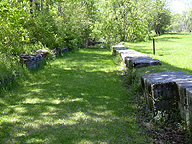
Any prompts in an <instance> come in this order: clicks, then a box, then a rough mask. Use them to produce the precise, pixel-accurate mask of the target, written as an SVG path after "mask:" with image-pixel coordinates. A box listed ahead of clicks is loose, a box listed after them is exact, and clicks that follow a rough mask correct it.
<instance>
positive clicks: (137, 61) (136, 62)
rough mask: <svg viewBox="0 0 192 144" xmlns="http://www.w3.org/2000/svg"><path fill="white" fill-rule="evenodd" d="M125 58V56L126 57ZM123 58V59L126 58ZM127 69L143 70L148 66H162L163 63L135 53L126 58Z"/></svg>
mask: <svg viewBox="0 0 192 144" xmlns="http://www.w3.org/2000/svg"><path fill="white" fill-rule="evenodd" d="M124 57H125V55H124ZM124 57H123V58H124ZM124 61H125V64H126V67H127V68H141V67H148V66H156V65H161V62H160V61H159V60H157V59H152V58H150V57H148V56H147V55H144V54H139V53H135V54H133V55H130V56H126V57H125V58H124Z"/></svg>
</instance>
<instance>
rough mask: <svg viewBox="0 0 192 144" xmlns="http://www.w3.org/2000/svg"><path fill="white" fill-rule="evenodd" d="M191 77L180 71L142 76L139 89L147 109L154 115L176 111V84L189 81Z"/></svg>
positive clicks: (177, 93)
mask: <svg viewBox="0 0 192 144" xmlns="http://www.w3.org/2000/svg"><path fill="white" fill-rule="evenodd" d="M191 80H192V76H191V75H188V74H186V73H184V72H181V71H168V72H160V73H151V74H144V75H142V76H141V87H142V90H143V94H144V97H145V99H146V102H147V104H148V105H149V108H150V109H152V110H154V112H155V113H156V112H157V111H158V110H160V111H169V110H173V109H175V108H176V109H178V104H177V101H179V92H178V89H177V84H176V82H187V81H191Z"/></svg>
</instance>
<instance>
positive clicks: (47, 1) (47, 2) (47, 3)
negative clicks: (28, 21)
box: [46, 0, 49, 12]
mask: <svg viewBox="0 0 192 144" xmlns="http://www.w3.org/2000/svg"><path fill="white" fill-rule="evenodd" d="M46 10H47V12H49V0H46Z"/></svg>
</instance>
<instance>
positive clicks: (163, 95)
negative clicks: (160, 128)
mask: <svg viewBox="0 0 192 144" xmlns="http://www.w3.org/2000/svg"><path fill="white" fill-rule="evenodd" d="M112 52H113V53H114V55H117V54H119V55H120V57H121V59H122V61H123V62H124V63H125V65H126V67H127V68H128V69H132V68H140V67H147V66H156V65H161V62H160V61H159V60H156V59H152V58H150V57H148V56H147V55H145V54H142V53H140V52H137V51H135V50H130V49H128V48H127V47H125V46H123V45H116V46H113V47H112ZM141 87H142V92H143V94H144V97H145V100H146V103H147V104H148V106H149V108H150V109H151V110H152V111H153V112H154V116H155V115H156V114H157V113H158V111H166V112H179V113H177V114H178V115H180V117H181V118H182V119H183V120H185V121H186V123H187V125H188V127H189V128H190V129H191V130H192V75H188V74H186V73H184V72H181V71H168V72H160V73H150V74H144V75H142V76H141Z"/></svg>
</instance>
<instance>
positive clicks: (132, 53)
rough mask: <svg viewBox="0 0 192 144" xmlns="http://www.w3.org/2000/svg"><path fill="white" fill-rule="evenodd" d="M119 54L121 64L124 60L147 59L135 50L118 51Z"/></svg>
mask: <svg viewBox="0 0 192 144" xmlns="http://www.w3.org/2000/svg"><path fill="white" fill-rule="evenodd" d="M119 54H120V56H121V59H122V61H123V62H125V60H126V58H138V57H148V56H147V55H145V54H142V53H140V52H137V51H135V50H119Z"/></svg>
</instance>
